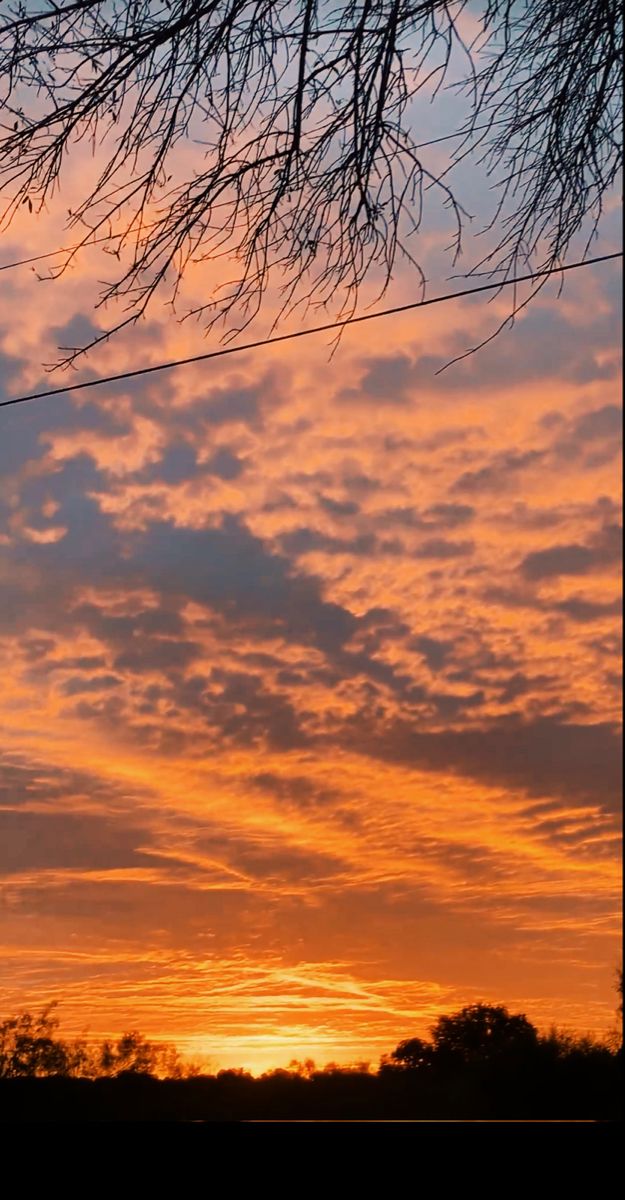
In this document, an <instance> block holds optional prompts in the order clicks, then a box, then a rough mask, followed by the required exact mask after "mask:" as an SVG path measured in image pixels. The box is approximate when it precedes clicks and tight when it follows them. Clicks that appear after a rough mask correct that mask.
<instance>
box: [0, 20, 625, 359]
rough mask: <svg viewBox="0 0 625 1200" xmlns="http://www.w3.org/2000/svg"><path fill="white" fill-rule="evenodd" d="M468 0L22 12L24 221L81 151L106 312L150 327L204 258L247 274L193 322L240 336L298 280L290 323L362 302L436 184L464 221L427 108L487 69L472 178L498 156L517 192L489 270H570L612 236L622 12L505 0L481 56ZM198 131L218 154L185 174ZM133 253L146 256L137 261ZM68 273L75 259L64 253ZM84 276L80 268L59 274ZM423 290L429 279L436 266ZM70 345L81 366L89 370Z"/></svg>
mask: <svg viewBox="0 0 625 1200" xmlns="http://www.w3.org/2000/svg"><path fill="white" fill-rule="evenodd" d="M464 7H465V0H460V2H459V3H453V4H452V3H448V2H447V0H421V2H419V3H416V4H415V3H410V2H409V0H344V2H340V3H339V2H338V0H337V2H335V3H333V2H332V0H329V2H328V0H325V2H322V0H107V2H106V3H105V2H103V0H72V2H69V3H55V4H51V6H50V8H45V7H43V6H42V5H41V4H40V3H35V2H34V0H32V2H31V0H18V2H17V3H13V4H9V5H8V6H7V12H6V15H5V19H4V23H3V24H2V25H0V76H1V77H2V80H3V83H2V85H1V87H2V92H1V93H0V96H1V104H2V134H1V136H0V156H1V160H0V189H1V191H2V194H3V196H4V197H5V207H4V211H3V219H4V223H5V224H6V223H8V222H10V221H11V219H12V218H13V216H14V215H15V213H16V212H17V210H18V208H19V207H20V206H21V205H24V204H27V205H28V206H29V207H30V208H34V209H35V210H36V211H40V210H41V208H42V206H43V205H44V204H45V202H46V200H47V198H48V197H49V196H50V195H51V194H52V193H53V192H54V190H55V188H56V186H57V185H58V182H59V179H60V177H61V173H62V170H63V165H64V161H65V158H66V155H67V153H68V151H69V150H70V148H71V147H72V146H73V145H75V144H76V143H81V142H85V141H87V142H89V143H90V145H91V147H92V151H93V153H94V155H95V156H96V158H97V161H98V163H99V164H100V173H99V176H98V178H97V180H96V182H95V184H94V185H93V187H90V188H86V189H85V191H84V192H83V193H82V194H81V195H80V196H79V198H78V203H77V206H76V208H75V209H74V210H73V211H72V212H71V213H70V215H69V224H70V225H71V226H73V227H75V228H76V229H78V230H81V231H82V232H81V239H80V241H79V243H78V245H79V246H81V245H86V244H88V243H89V242H92V241H93V240H94V239H95V238H102V237H103V236H104V237H107V238H108V240H109V250H110V251H111V253H112V255H113V256H115V257H116V258H118V259H119V260H120V272H119V275H118V277H117V278H116V279H114V280H113V282H111V283H108V284H107V285H105V288H104V292H103V294H102V297H101V300H100V303H101V304H105V303H107V302H108V301H111V300H116V299H123V301H124V302H125V305H126V315H124V316H123V317H122V318H120V320H119V321H118V322H117V323H116V324H115V325H114V327H113V329H111V330H108V331H107V332H106V333H105V334H103V335H102V337H103V338H106V337H107V336H109V335H110V333H112V332H114V331H115V330H119V329H121V328H123V327H124V326H125V325H127V324H129V323H132V322H133V321H135V320H136V319H137V317H138V316H140V315H141V314H142V313H144V312H145V310H146V307H147V305H148V304H149V302H150V300H151V299H152V297H153V296H154V294H155V293H156V292H157V291H158V290H160V289H161V288H162V287H163V285H165V286H166V287H169V295H170V298H171V301H172V303H173V302H174V301H175V299H176V295H177V291H178V286H179V283H180V280H181V278H182V276H183V274H184V272H185V269H186V268H187V266H188V264H189V263H190V262H191V261H193V262H204V261H209V262H213V260H216V259H219V258H220V257H224V258H227V259H228V260H230V261H232V262H234V264H235V270H234V276H233V278H232V279H230V280H227V281H226V282H221V283H219V284H217V285H215V287H214V289H213V291H212V293H211V294H210V295H208V296H207V297H206V299H205V300H203V301H202V303H201V305H200V306H199V307H198V308H196V309H195V310H194V313H195V315H196V316H201V317H202V318H203V319H204V320H205V321H206V323H207V324H208V325H209V327H210V326H211V325H212V324H213V323H214V322H215V321H217V320H223V321H226V322H227V323H228V327H229V329H230V333H231V335H234V334H235V333H236V332H239V331H240V330H241V329H242V328H244V327H245V326H246V325H247V324H248V323H249V322H250V321H251V320H252V319H253V317H254V316H255V315H256V313H257V312H258V310H259V308H260V306H261V304H262V302H263V298H264V296H265V293H266V291H267V287H268V284H269V280H270V277H273V275H274V274H277V275H278V276H279V277H280V280H281V282H280V290H281V297H282V299H281V306H280V311H279V314H278V318H279V317H280V316H282V315H284V313H286V312H292V311H294V310H295V309H297V308H299V307H303V308H306V307H308V306H310V305H312V306H316V307H318V306H328V305H329V304H332V305H333V307H334V308H336V309H337V312H338V315H339V316H343V315H345V314H346V313H349V312H353V311H354V309H355V307H356V304H357V302H358V295H359V289H360V288H361V286H362V284H363V282H364V281H365V279H366V277H367V276H368V275H369V273H370V272H371V271H372V270H375V271H376V272H377V273H378V276H379V279H380V294H381V293H382V292H383V291H384V289H385V288H386V286H387V285H388V283H389V281H390V279H391V276H392V273H393V270H394V267H395V264H396V262H397V259H398V256H402V255H403V256H405V257H406V258H407V259H408V260H409V261H410V262H411V263H412V264H413V265H414V267H415V269H416V270H417V271H419V267H418V261H417V258H416V257H415V254H414V251H413V250H412V249H411V246H410V243H409V238H410V235H411V233H412V234H414V233H415V232H417V231H418V230H419V228H420V225H421V220H422V214H423V198H424V193H425V191H426V190H428V189H429V190H432V189H434V190H435V191H437V192H438V193H439V195H440V199H441V202H442V203H443V204H444V205H446V206H447V207H448V208H449V209H450V210H451V212H452V214H453V220H454V224H455V236H454V241H453V250H454V254H455V255H457V253H458V251H459V249H460V245H461V237H462V230H463V225H464V220H465V212H464V209H463V207H462V204H461V202H460V200H459V199H458V197H457V196H456V195H455V193H454V191H453V189H452V187H451V186H450V184H449V183H448V181H447V177H448V171H444V172H442V173H441V172H437V171H434V170H431V169H429V168H428V167H427V165H426V164H425V162H424V159H423V155H422V147H420V145H419V142H418V139H417V137H416V136H415V135H414V132H413V130H412V129H411V126H410V113H409V109H410V105H411V103H412V101H413V100H414V97H415V96H416V95H417V94H419V93H423V94H424V95H427V96H429V95H430V94H431V93H432V92H436V91H437V90H439V89H440V88H441V87H442V86H443V84H444V83H445V81H446V79H447V77H448V72H449V68H450V63H451V60H452V56H453V53H454V50H455V49H457V50H458V51H459V52H460V53H461V54H462V55H463V56H464V59H465V62H466V63H467V69H466V80H465V83H464V85H463V88H464V92H465V94H466V97H467V101H468V103H469V117H468V120H467V122H466V124H465V125H464V126H463V127H462V128H461V129H460V130H459V131H458V132H459V133H460V134H461V137H460V141H459V145H458V148H457V149H456V151H455V153H454V154H453V155H452V161H451V164H450V169H453V167H454V166H457V165H458V164H459V163H460V162H462V161H463V159H464V158H465V157H466V156H467V155H468V154H473V155H475V154H477V156H478V161H479V162H480V163H481V165H482V169H483V170H484V172H485V174H486V176H487V178H488V179H489V180H491V181H492V186H493V187H494V188H496V189H497V191H498V199H497V205H496V212H495V216H494V217H493V220H492V221H491V222H490V229H491V232H493V231H494V230H495V229H496V231H497V232H496V235H494V236H495V242H494V246H492V247H491V248H490V249H489V250H488V251H487V253H486V254H485V256H484V257H483V259H482V261H481V262H480V263H479V264H477V266H476V270H479V269H483V268H484V267H485V266H486V267H487V268H488V270H492V271H495V270H500V271H503V272H504V275H506V276H509V275H510V274H513V273H514V272H515V271H516V269H517V266H518V263H519V260H520V259H522V260H523V261H524V262H526V261H527V260H528V259H530V258H532V257H533V256H538V258H539V260H540V261H539V265H540V266H543V267H544V266H553V265H557V264H559V263H561V262H562V260H563V258H564V256H565V255H566V252H567V249H568V247H569V245H570V242H571V240H572V238H573V237H574V236H575V235H576V234H577V233H578V232H579V230H580V229H582V228H583V227H584V226H585V223H586V221H587V219H589V221H590V226H589V231H588V236H589V237H592V234H593V232H594V230H595V229H596V226H597V222H598V220H599V217H600V215H601V212H602V205H603V202H604V199H605V196H606V193H607V192H608V190H609V188H610V187H611V186H612V184H613V182H614V180H615V178H616V175H617V172H618V170H619V167H620V164H621V157H622V150H621V142H620V127H621V126H620V121H621V118H620V103H619V98H620V70H619V60H620V52H621V45H622V36H621V25H620V17H619V10H618V8H617V5H616V0H552V2H551V3H549V4H545V3H542V2H541V0H526V2H525V3H517V2H516V0H515V2H514V3H513V2H512V0H485V4H484V9H483V12H482V21H481V33H480V37H479V38H478V39H477V41H476V42H475V43H474V44H473V45H471V46H467V45H465V43H464V41H463V38H462V31H461V28H460V25H461V18H462V13H463V10H464ZM187 139H193V141H194V144H196V145H197V147H198V150H197V165H196V166H194V167H193V168H191V167H188V166H186V167H185V166H183V165H182V164H181V163H180V162H177V161H176V158H175V155H174V151H176V149H177V148H179V149H182V147H183V146H184V144H185V141H186V140H187ZM122 258H123V265H121V263H122ZM64 265H67V264H64ZM60 270H63V267H61V268H60ZM419 277H420V279H421V282H422V283H423V282H424V279H423V274H422V272H421V274H420V276H419ZM74 356H75V355H74V354H71V355H70V356H69V357H70V359H71V358H72V357H74Z"/></svg>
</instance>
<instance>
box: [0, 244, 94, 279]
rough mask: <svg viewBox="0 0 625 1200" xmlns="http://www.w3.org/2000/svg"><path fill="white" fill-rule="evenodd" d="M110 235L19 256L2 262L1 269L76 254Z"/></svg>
mask: <svg viewBox="0 0 625 1200" xmlns="http://www.w3.org/2000/svg"><path fill="white" fill-rule="evenodd" d="M112 240H113V239H112V238H110V237H101V238H94V239H93V241H92V242H79V243H77V245H76V246H59V248H58V250H48V251H47V252H46V253H45V254H33V255H32V257H31V258H19V259H18V260H17V262H10V263H0V271H12V270H13V268H14V267H26V266H28V263H34V262H41V260H42V259H44V258H56V256H57V254H76V253H77V251H78V250H81V249H82V250H88V249H89V247H90V246H97V245H98V244H99V243H100V242H110V241H112Z"/></svg>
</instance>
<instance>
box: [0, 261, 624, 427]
mask: <svg viewBox="0 0 625 1200" xmlns="http://www.w3.org/2000/svg"><path fill="white" fill-rule="evenodd" d="M622 257H623V252H622V250H619V251H617V252H616V253H614V254H602V255H600V257H598V258H587V259H585V260H582V261H580V262H575V263H568V264H567V265H566V266H563V267H550V268H549V269H548V270H545V271H532V272H531V274H529V275H517V276H516V277H515V278H514V279H502V280H500V281H499V283H484V284H482V285H481V286H480V287H476V288H464V290H463V291H461V292H449V293H448V294H447V295H445V296H432V297H431V299H429V300H414V301H413V302H412V303H411V304H400V305H398V306H397V307H396V308H386V309H383V310H382V311H381V312H375V313H363V314H362V316H360V317H346V318H345V320H344V321H331V322H329V323H328V324H327V325H316V326H314V327H313V328H312V329H297V330H295V331H294V332H293V333H281V334H279V335H278V336H277V337H270V338H262V339H261V340H260V341H258V342H247V343H245V344H244V345H243V346H225V347H223V348H222V349H221V350H211V351H209V352H208V353H207V354H195V355H193V356H192V357H191V358H179V359H175V360H173V361H172V362H164V363H156V364H155V365H154V366H151V367H138V368H137V370H135V371H122V372H121V373H120V374H119V375H103V376H101V377H99V378H96V379H87V380H85V381H84V383H71V384H68V385H67V386H66V387H60V388H50V389H49V390H48V391H45V392H33V393H32V394H31V395H30V396H15V397H13V399H11V400H2V401H0V408H8V407H9V406H10V405H13V404H26V403H27V401H29V400H43V399H45V397H47V396H60V395H63V394H64V393H66V392H79V391H82V390H83V389H84V388H89V387H99V386H100V385H101V384H104V383H119V382H121V381H122V380H124V379H136V378H137V376H139V375H153V374H154V373H155V372H156V371H171V370H173V368H174V367H186V366H189V365H190V364H191V363H198V362H207V361H208V360H209V359H211V358H223V357H224V356H225V355H226V354H242V353H244V351H246V350H258V349H260V347H261V346H272V345H275V344H276V343H277V342H290V341H293V340H294V339H295V338H300V337H308V336H309V335H310V334H313V333H327V332H329V331H330V330H332V329H344V328H345V327H346V326H348V325H358V324H360V322H362V321H374V320H375V319H376V317H391V316H396V315H397V314H398V313H403V312H409V311H411V310H412V309H416V308H427V307H428V305H430V304H443V303H445V302H446V301H447V300H459V299H460V298H461V297H462V296H474V295H476V294H477V293H478V292H490V291H496V290H497V291H498V290H499V289H500V288H503V287H509V286H510V285H512V284H515V283H517V284H518V283H527V282H528V281H529V280H532V279H542V278H544V277H546V276H548V275H561V274H563V273H564V272H565V271H574V270H575V269H576V268H577V267H591V266H593V265H594V264H596V263H602V262H609V261H610V260H611V259H615V258H622Z"/></svg>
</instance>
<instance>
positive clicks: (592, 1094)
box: [0, 1004, 622, 1121]
mask: <svg viewBox="0 0 625 1200" xmlns="http://www.w3.org/2000/svg"><path fill="white" fill-rule="evenodd" d="M621 1069H622V1045H621V1042H620V1038H618V1037H617V1035H616V1034H615V1035H614V1037H613V1038H612V1039H608V1040H607V1041H605V1042H598V1041H596V1040H593V1039H591V1038H579V1037H573V1036H571V1035H569V1034H565V1033H562V1032H560V1031H558V1030H556V1029H552V1030H551V1031H550V1032H549V1033H548V1034H546V1035H544V1034H540V1033H539V1032H538V1030H537V1029H536V1028H535V1027H534V1026H533V1025H532V1024H531V1023H530V1022H529V1021H528V1020H527V1018H526V1017H525V1016H523V1015H521V1014H511V1013H509V1012H508V1010H507V1008H505V1007H504V1006H503V1005H489V1004H472V1005H468V1006H467V1007H465V1008H463V1009H461V1010H460V1011H459V1012H457V1013H454V1014H452V1015H450V1016H441V1017H439V1019H438V1021H437V1022H436V1024H435V1025H434V1026H433V1028H432V1030H431V1039H430V1040H424V1039H422V1038H418V1037H415V1038H409V1039H406V1040H404V1041H402V1042H400V1043H399V1045H398V1046H397V1047H396V1048H395V1049H394V1050H393V1051H392V1052H391V1053H390V1054H388V1055H385V1056H384V1057H383V1058H382V1060H381V1062H380V1064H379V1067H378V1068H377V1070H376V1071H372V1070H370V1069H369V1067H368V1065H367V1064H359V1065H358V1066H355V1067H341V1066H336V1065H334V1064H330V1065H329V1066H327V1067H325V1068H323V1069H322V1070H319V1069H317V1068H316V1067H315V1064H314V1062H312V1061H310V1060H307V1061H306V1062H304V1063H299V1062H293V1063H291V1065H290V1067H289V1069H288V1070H284V1069H278V1070H273V1071H268V1072H266V1073H265V1074H263V1075H261V1076H260V1077H254V1076H252V1075H250V1074H249V1073H248V1072H247V1071H243V1070H223V1071H219V1072H217V1074H214V1075H209V1074H202V1073H200V1069H199V1068H198V1067H197V1066H193V1065H185V1064H184V1063H183V1062H182V1061H181V1059H180V1057H179V1055H178V1053H177V1051H176V1050H175V1048H174V1047H172V1046H169V1045H163V1044H160V1043H152V1042H149V1041H148V1040H147V1039H146V1038H144V1037H143V1036H142V1035H141V1034H139V1033H137V1032H131V1033H126V1034H124V1035H123V1036H122V1037H121V1038H119V1040H118V1041H117V1042H111V1041H105V1042H101V1043H99V1044H97V1045H94V1044H90V1043H89V1042H88V1041H87V1040H86V1039H84V1038H83V1039H75V1040H71V1041H67V1040H64V1039H62V1038H60V1037H59V1036H58V1020H57V1018H56V1017H55V1015H54V1006H49V1007H48V1008H46V1009H44V1010H43V1012H41V1013H40V1014H39V1015H33V1014H31V1013H28V1012H25V1013H20V1014H19V1015H17V1016H14V1017H11V1018H9V1019H8V1020H5V1021H4V1022H3V1023H1V1024H0V1119H1V1120H3V1121H137V1120H140V1121H190V1120H193V1121H198V1120H199V1121H244V1120H254V1119H265V1120H267V1119H270V1120H297V1119H300V1120H340V1119H344V1120H345V1119H346V1120H358V1119H387V1120H388V1119H391V1120H392V1119H396V1120H398V1119H407V1118H412V1119H429V1120H445V1119H456V1120H458V1119H459V1120H470V1119H481V1120H496V1119H510V1120H539V1119H555V1120H574V1119H577V1120H580V1119H592V1120H618V1119H621V1117H622V1108H621V1100H620V1092H621V1088H620V1080H621Z"/></svg>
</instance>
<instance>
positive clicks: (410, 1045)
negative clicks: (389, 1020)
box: [389, 1037, 433, 1071]
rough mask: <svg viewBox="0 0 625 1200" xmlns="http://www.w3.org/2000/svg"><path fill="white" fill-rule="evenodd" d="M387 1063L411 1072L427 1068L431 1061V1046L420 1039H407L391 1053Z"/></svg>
mask: <svg viewBox="0 0 625 1200" xmlns="http://www.w3.org/2000/svg"><path fill="white" fill-rule="evenodd" d="M389 1061H390V1065H392V1066H395V1065H398V1066H401V1067H408V1068H409V1069H410V1070H412V1071H416V1070H419V1069H422V1068H424V1067H429V1066H431V1065H432V1061H433V1055H432V1046H431V1044H430V1043H429V1042H424V1041H423V1040H422V1039H421V1038H418V1037H415V1038H408V1039H407V1040H406V1041H404V1042H400V1043H399V1046H397V1047H396V1048H395V1050H393V1051H392V1053H391V1054H390V1056H389Z"/></svg>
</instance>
